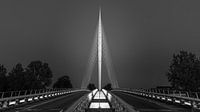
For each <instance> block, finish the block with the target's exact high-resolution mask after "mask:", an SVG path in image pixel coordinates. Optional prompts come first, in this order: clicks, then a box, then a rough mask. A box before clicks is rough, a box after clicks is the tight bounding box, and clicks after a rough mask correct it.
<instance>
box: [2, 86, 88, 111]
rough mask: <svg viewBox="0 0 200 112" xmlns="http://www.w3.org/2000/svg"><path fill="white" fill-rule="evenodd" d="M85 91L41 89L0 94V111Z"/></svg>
mask: <svg viewBox="0 0 200 112" xmlns="http://www.w3.org/2000/svg"><path fill="white" fill-rule="evenodd" d="M78 91H85V90H80V89H73V90H72V89H43V90H42V89H41V90H22V91H9V92H1V93H0V95H1V98H0V110H1V109H7V108H11V107H15V106H18V105H23V104H27V103H30V102H35V101H40V100H44V99H49V98H53V97H57V96H61V95H64V94H69V93H72V92H78Z"/></svg>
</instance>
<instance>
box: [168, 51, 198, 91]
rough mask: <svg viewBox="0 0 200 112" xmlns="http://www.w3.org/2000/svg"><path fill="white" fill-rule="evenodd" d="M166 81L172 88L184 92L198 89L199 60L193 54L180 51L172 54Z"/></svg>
mask: <svg viewBox="0 0 200 112" xmlns="http://www.w3.org/2000/svg"><path fill="white" fill-rule="evenodd" d="M166 75H167V77H168V81H169V82H170V84H171V86H172V88H174V89H179V90H186V91H199V89H200V58H199V57H197V56H196V55H195V54H194V53H191V52H187V51H180V52H179V53H177V54H173V58H172V61H171V63H170V66H169V70H168V72H167V74H166Z"/></svg>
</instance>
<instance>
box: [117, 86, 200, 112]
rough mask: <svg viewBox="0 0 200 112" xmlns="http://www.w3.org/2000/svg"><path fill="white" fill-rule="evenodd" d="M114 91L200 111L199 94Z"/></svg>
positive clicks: (145, 90) (129, 90) (138, 90)
mask: <svg viewBox="0 0 200 112" xmlns="http://www.w3.org/2000/svg"><path fill="white" fill-rule="evenodd" d="M114 91H121V92H126V93H129V94H134V95H138V96H143V97H148V98H152V99H157V100H160V101H164V102H171V103H175V104H179V105H184V106H191V107H193V108H196V109H200V99H199V93H197V92H194V93H193V92H191V93H190V92H183V91H175V90H173V91H170V90H169V91H166V90H162V91H159V90H157V91H155V90H147V89H116V90H114Z"/></svg>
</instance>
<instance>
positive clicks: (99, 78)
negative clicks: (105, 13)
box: [98, 9, 103, 90]
mask: <svg viewBox="0 0 200 112" xmlns="http://www.w3.org/2000/svg"><path fill="white" fill-rule="evenodd" d="M102 36H103V35H102V22H101V9H100V10H99V23H98V84H99V85H98V87H99V88H98V89H99V90H101V75H102V74H101V73H102V47H103V46H102V45H103V44H102V42H103V38H102Z"/></svg>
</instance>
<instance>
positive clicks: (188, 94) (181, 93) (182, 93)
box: [140, 88, 200, 99]
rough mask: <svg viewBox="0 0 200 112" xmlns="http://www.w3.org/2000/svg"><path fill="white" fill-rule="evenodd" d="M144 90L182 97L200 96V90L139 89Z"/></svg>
mask: <svg viewBox="0 0 200 112" xmlns="http://www.w3.org/2000/svg"><path fill="white" fill-rule="evenodd" d="M140 90H142V91H145V92H151V93H160V94H169V95H174V96H183V97H189V98H197V99H199V98H200V92H189V91H181V90H171V89H157V88H153V89H140Z"/></svg>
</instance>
